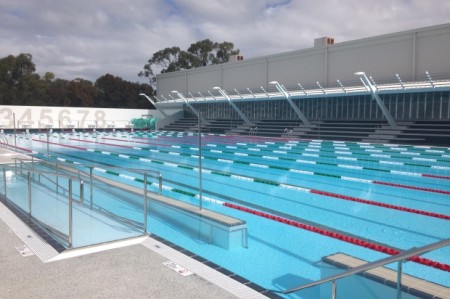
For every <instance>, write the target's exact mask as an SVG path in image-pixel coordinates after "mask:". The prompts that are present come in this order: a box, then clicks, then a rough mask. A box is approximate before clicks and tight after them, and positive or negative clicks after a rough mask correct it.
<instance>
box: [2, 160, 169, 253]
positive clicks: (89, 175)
mask: <svg viewBox="0 0 450 299" xmlns="http://www.w3.org/2000/svg"><path fill="white" fill-rule="evenodd" d="M13 159H14V166H11V165H5V166H4V168H3V169H4V171H5V167H6V168H11V169H14V171H15V172H17V162H18V161H19V162H20V171H22V166H23V164H25V165H27V163H24V162H31V168H29V169H28V170H27V171H28V191H29V192H28V193H29V214H31V190H30V189H31V178H30V173H33V174H34V173H38V174H43V175H46V174H47V175H49V174H50V175H55V176H56V180H57V181H56V185H57V188H58V186H59V184H58V177H60V176H63V177H66V178H68V179H69V185H68V192H69V236H68V238H69V240H68V243H69V247H71V246H72V203H73V201H75V202H76V203H78V204H83V203H84V196H83V193H84V182H83V180H82V178H81V177H82V176H84V177H87V178H89V181H90V184H89V185H90V208H92V207H93V179H94V178H95V176H94V175H93V173H92V172H93V169H95V167H97V166H92V165H90V166H86V165H82V164H79V165H78V166H82V167H87V168H89V173H87V172H84V171H82V170H79V169H75V168H73V167H67V166H68V164H69V163H65V162H61V161H60V162H55V163H51V162H49V161H45V160H37V159H35V158H34V156H33V155H31V159H23V158H13ZM36 161H39V162H41V163H43V164H46V165H50V166H52V167H55V168H56V172H54V173H53V172H49V171H43V170H36V169H35V168H34V162H36ZM70 166H72V165H70ZM102 167H103V165H102ZM104 167H105V168H118V169H122V170H128V171H134V172H138V173H142V174H143V175H144V179H143V183H144V189H143V193H144V233H147V216H148V211H147V210H148V208H147V202H148V195H147V181H148V179H147V178H148V173H153V174H157V175H158V176H157V177H158V179H159V194H161V191H162V175H161V173H160V172H159V171H155V170H145V169H134V168H124V167H119V166H104ZM67 168H70V169H73V170H74V171H73V172H74V173H76V174H78V175H77V176H74V175H68V174H63V173H61V172H58V169H62V170H65V171H68V169H67ZM4 179H5V182H4V184H5V195H6V174H4ZM72 179H75V180H79V181H80V201H77V200H74V199H73V197H72ZM95 179H96V180H99V179H98V178H95ZM99 181H102V180H99ZM102 182H103V181H102ZM57 190H58V189H57Z"/></svg>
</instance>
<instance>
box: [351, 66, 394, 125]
mask: <svg viewBox="0 0 450 299" xmlns="http://www.w3.org/2000/svg"><path fill="white" fill-rule="evenodd" d="M355 75H357V76H359V79H360V80H361V82H362V83H363V84H364V86H365V87H366V88H367V90H368V91H369V92H370V94H371V95H372V97H373V98H374V99H375V101H377V104H378V106H379V107H380V109H381V111H382V112H383V115H384V117H386V120H387V121H388V123H389V125H390V126H391V127H393V128H394V127H397V123H396V122H395V120H394V118H393V117H392V115H391V113H389V110H388V109H387V108H386V106H385V105H384V103H383V100H381V98H380V96H379V95H378V90H377V88H376V87H375V86H373V84H372V83H371V82H370V80H369V78H367V76H366V73H364V72H356V73H355Z"/></svg>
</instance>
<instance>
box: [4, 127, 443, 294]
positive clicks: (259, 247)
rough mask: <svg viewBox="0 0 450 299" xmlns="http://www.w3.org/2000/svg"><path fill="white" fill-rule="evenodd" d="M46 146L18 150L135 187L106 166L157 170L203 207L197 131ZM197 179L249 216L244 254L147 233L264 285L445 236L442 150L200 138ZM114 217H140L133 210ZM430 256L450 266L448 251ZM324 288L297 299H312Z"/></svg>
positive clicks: (62, 139)
mask: <svg viewBox="0 0 450 299" xmlns="http://www.w3.org/2000/svg"><path fill="white" fill-rule="evenodd" d="M9 138H12V136H9ZM49 141H50V144H47V136H46V135H39V134H34V135H25V134H24V135H23V136H21V138H18V139H17V141H16V142H17V146H19V147H22V148H27V149H31V150H33V151H35V152H37V153H39V154H38V156H39V157H40V158H45V159H48V160H51V161H56V160H58V161H61V162H66V163H72V164H73V165H77V164H74V163H80V164H81V165H93V164H95V165H96V166H97V172H98V173H101V174H102V175H104V176H110V177H111V178H114V179H116V180H120V181H123V182H127V183H129V184H134V185H139V184H140V183H139V181H130V179H129V178H130V177H137V176H138V175H137V174H136V173H134V172H133V171H126V172H124V173H121V174H120V175H121V176H118V175H117V174H114V173H113V172H112V171H109V173H108V172H105V169H106V168H107V167H109V166H112V165H114V166H123V167H127V168H135V169H139V168H140V169H152V170H154V171H158V172H160V173H161V174H162V176H163V194H164V195H166V196H168V197H173V198H177V199H179V200H182V201H186V202H189V203H194V204H198V174H199V173H198V172H199V171H198V156H199V149H198V138H197V136H195V135H193V134H184V133H175V132H144V133H140V132H136V133H134V134H125V133H120V132H118V133H94V134H91V133H77V134H64V133H61V134H52V135H51V136H50V137H49ZM11 143H12V142H10V144H11ZM47 145H48V146H49V147H48V149H49V154H50V155H48V156H45V154H46V151H47ZM102 170H103V172H102ZM202 177H203V179H202V186H203V199H204V201H203V206H204V207H205V208H207V209H211V210H214V211H218V212H221V213H224V214H227V215H231V216H233V217H236V218H239V219H243V220H245V221H246V222H247V225H248V248H235V249H232V250H224V249H223V248H219V247H217V246H213V245H209V244H207V243H205V242H203V241H201V240H199V239H198V238H195V236H193V235H192V234H187V233H186V232H185V231H181V230H179V229H177V227H176V226H173V225H168V224H167V223H165V222H164V220H163V219H160V218H155V217H152V216H151V215H149V218H148V231H149V232H152V233H155V234H157V235H159V236H161V237H163V238H165V239H168V240H170V241H172V242H173V243H176V244H178V245H180V246H182V247H184V248H187V249H189V250H190V251H192V252H194V253H196V254H198V255H200V256H202V257H204V258H206V259H208V260H210V261H212V262H214V263H216V264H219V265H221V266H222V267H224V268H227V269H229V270H230V271H233V272H234V273H237V274H239V275H240V276H243V277H245V278H247V279H248V280H251V281H253V282H255V283H258V284H259V285H262V286H263V287H265V288H268V289H280V290H283V289H287V288H290V287H294V286H297V285H300V284H302V283H307V282H310V281H314V280H318V279H320V278H321V273H322V269H323V267H326V265H323V264H322V263H321V262H320V260H321V258H322V257H323V256H326V255H330V254H333V253H336V252H345V253H348V254H351V255H353V256H356V257H359V258H362V259H365V260H368V261H373V260H376V259H380V258H382V257H385V256H387V254H386V253H385V252H386V248H387V249H389V250H391V252H392V250H404V249H409V248H412V247H419V246H423V245H427V244H429V243H433V242H436V241H438V240H442V239H445V238H448V237H449V235H450V223H449V220H450V217H449V215H450V205H449V203H448V202H449V201H448V200H449V198H450V181H449V179H450V150H449V149H446V148H430V147H412V146H396V145H380V144H366V143H349V142H330V141H320V140H287V139H270V138H255V137H251V138H250V137H248V136H219V135H205V136H203V138H202ZM141 186H142V184H141ZM152 188H154V191H155V190H156V184H155V186H154V187H152ZM100 197H101V196H100ZM114 209H117V210H120V213H122V214H124V216H126V215H125V214H127V213H130V214H133V213H134V214H135V215H134V216H130V218H133V219H139V217H141V216H140V213H139V212H138V211H137V210H131V209H130V208H129V207H128V206H127V205H126V203H122V205H118V206H117V207H115V208H114ZM55 213H57V211H55ZM277 217H278V218H277ZM282 219H288V221H284V220H283V221H281V220H282ZM299 223H300V224H303V225H299ZM106 226H107V225H106ZM311 227H313V228H315V229H311ZM327 232H331V233H333V234H331V233H327ZM342 236H344V237H345V238H343V237H342ZM352 238H353V239H352ZM354 239H357V240H359V241H361V242H360V243H359V244H356V243H357V242H352V241H354ZM375 246H379V247H375ZM383 250H384V251H385V252H382V251H383ZM380 251H381V252H380ZM424 257H426V258H428V259H431V260H433V261H438V262H439V263H441V264H450V249H448V248H443V249H440V250H437V251H434V252H431V253H429V254H426V255H424ZM404 270H405V272H406V273H409V274H412V275H415V276H418V277H422V278H424V279H426V280H431V281H434V282H436V283H439V284H442V285H446V286H449V285H450V275H449V272H447V271H443V270H439V269H436V268H435V267H430V266H426V265H422V264H420V263H416V262H409V263H406V264H405V265H404ZM317 292H319V290H318V289H317V288H313V289H311V290H307V291H305V292H302V293H299V294H296V295H293V296H298V297H299V298H302V297H303V296H304V298H312V297H314V296H316V295H317ZM316 297H317V296H316Z"/></svg>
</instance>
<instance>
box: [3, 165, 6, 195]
mask: <svg viewBox="0 0 450 299" xmlns="http://www.w3.org/2000/svg"><path fill="white" fill-rule="evenodd" d="M3 184H4V186H5V197H6V169H5V167H3Z"/></svg>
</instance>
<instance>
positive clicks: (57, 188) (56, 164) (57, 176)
mask: <svg viewBox="0 0 450 299" xmlns="http://www.w3.org/2000/svg"><path fill="white" fill-rule="evenodd" d="M55 168H56V194H58V191H59V175H58V162H56V163H55Z"/></svg>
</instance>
